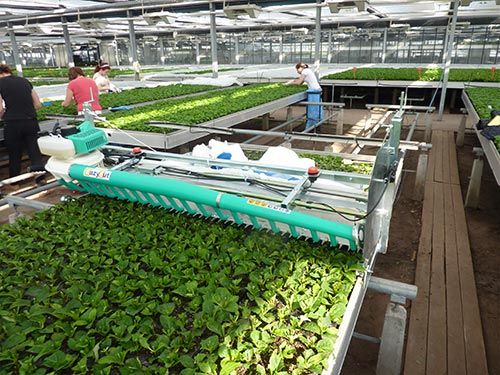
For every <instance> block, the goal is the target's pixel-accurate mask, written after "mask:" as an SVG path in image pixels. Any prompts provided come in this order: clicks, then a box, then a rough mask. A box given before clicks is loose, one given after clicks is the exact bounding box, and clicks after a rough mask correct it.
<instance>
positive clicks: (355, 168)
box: [245, 151, 373, 174]
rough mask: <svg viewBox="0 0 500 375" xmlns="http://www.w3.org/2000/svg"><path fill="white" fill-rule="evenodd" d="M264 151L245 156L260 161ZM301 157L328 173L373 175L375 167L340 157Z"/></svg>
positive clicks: (306, 155)
mask: <svg viewBox="0 0 500 375" xmlns="http://www.w3.org/2000/svg"><path fill="white" fill-rule="evenodd" d="M263 154H264V152H263V151H245V155H246V157H247V158H248V159H249V160H259V159H260V158H261V157H262V155H263ZM298 154H299V156H300V157H303V158H309V159H313V160H314V161H315V162H316V166H317V167H318V168H319V169H324V170H328V171H340V172H354V173H360V174H371V173H372V169H373V165H372V164H370V163H349V164H347V163H345V162H344V159H342V158H341V157H340V156H333V155H317V154H310V153H307V152H299V153H298Z"/></svg>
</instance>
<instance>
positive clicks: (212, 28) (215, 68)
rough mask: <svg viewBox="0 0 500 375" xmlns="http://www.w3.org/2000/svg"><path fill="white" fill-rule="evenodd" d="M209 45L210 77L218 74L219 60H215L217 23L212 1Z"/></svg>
mask: <svg viewBox="0 0 500 375" xmlns="http://www.w3.org/2000/svg"><path fill="white" fill-rule="evenodd" d="M210 45H211V46H212V78H217V77H218V76H219V62H218V60H217V24H216V19H215V3H214V2H213V1H211V2H210Z"/></svg>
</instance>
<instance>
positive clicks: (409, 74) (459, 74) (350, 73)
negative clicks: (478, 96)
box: [322, 68, 500, 82]
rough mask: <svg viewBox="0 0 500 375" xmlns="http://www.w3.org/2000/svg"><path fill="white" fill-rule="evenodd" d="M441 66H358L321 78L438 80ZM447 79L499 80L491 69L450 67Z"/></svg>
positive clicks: (499, 74) (499, 73) (467, 80)
mask: <svg viewBox="0 0 500 375" xmlns="http://www.w3.org/2000/svg"><path fill="white" fill-rule="evenodd" d="M442 72H443V70H442V69H441V68H421V69H419V68H358V69H356V70H347V71H344V72H339V73H334V74H329V75H326V76H323V77H322V79H346V80H347V79H356V80H371V81H377V80H387V81H439V80H440V79H441V75H442ZM448 79H449V81H456V82H500V72H497V71H493V72H492V71H491V69H450V75H449V78H448Z"/></svg>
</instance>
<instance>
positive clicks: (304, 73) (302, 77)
mask: <svg viewBox="0 0 500 375" xmlns="http://www.w3.org/2000/svg"><path fill="white" fill-rule="evenodd" d="M295 69H297V73H298V74H299V76H298V77H297V78H295V79H293V80H291V81H288V82H287V83H286V84H287V85H302V84H303V83H304V82H305V83H306V84H307V87H308V89H309V90H321V86H320V85H319V82H318V79H317V78H316V75H315V74H314V72H313V71H312V70H311V69H310V68H309V65H307V64H305V63H303V62H299V63H298V64H297V65H295Z"/></svg>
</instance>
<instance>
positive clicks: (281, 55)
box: [278, 36, 283, 64]
mask: <svg viewBox="0 0 500 375" xmlns="http://www.w3.org/2000/svg"><path fill="white" fill-rule="evenodd" d="M278 62H279V63H280V64H283V36H280V54H279V56H278Z"/></svg>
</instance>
